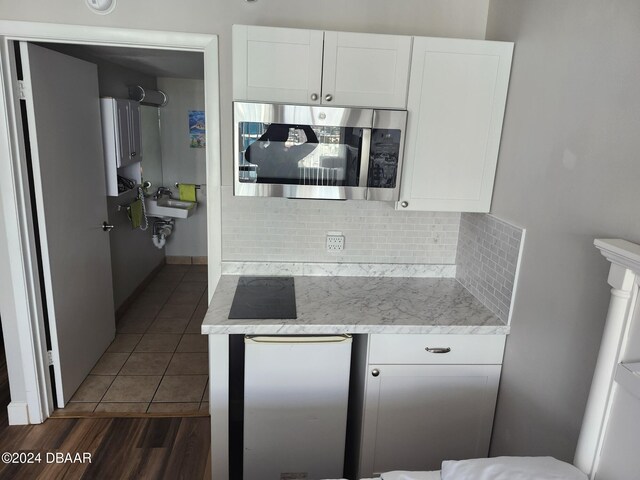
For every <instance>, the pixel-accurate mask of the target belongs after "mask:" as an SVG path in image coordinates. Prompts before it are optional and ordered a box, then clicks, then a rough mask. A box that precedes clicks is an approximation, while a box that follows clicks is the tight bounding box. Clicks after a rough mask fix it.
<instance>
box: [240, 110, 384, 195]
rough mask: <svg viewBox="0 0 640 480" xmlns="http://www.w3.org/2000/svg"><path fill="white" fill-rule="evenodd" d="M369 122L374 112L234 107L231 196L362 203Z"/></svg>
mask: <svg viewBox="0 0 640 480" xmlns="http://www.w3.org/2000/svg"><path fill="white" fill-rule="evenodd" d="M263 107H264V108H263ZM299 120H304V121H305V122H307V123H303V122H299ZM372 120H373V110H364V109H343V108H335V107H309V106H290V105H288V106H284V105H279V106H273V105H262V104H246V103H239V102H237V103H236V104H234V124H235V136H236V138H235V145H236V147H235V148H236V153H235V160H234V168H235V174H234V177H235V178H234V194H235V195H244V196H277V197H289V198H323V199H365V198H366V190H367V187H366V185H367V183H366V182H367V178H366V175H367V174H366V172H367V169H368V167H367V166H366V163H367V162H368V158H369V154H368V147H369V138H370V127H371V123H372ZM363 163H364V164H365V165H363Z"/></svg>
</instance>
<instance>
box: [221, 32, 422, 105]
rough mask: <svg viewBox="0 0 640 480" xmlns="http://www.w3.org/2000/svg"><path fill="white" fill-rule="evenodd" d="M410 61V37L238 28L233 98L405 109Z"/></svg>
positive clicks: (234, 40)
mask: <svg viewBox="0 0 640 480" xmlns="http://www.w3.org/2000/svg"><path fill="white" fill-rule="evenodd" d="M323 51H324V55H323ZM410 59H411V37H406V36H397V35H378V34H369V33H344V32H322V31H317V30H298V29H292V28H272V27H255V26H247V25H234V26H233V98H234V100H249V101H264V102H281V103H302V104H325V105H336V106H356V107H381V108H400V109H404V108H405V107H406V102H407V84H408V78H409V62H410Z"/></svg>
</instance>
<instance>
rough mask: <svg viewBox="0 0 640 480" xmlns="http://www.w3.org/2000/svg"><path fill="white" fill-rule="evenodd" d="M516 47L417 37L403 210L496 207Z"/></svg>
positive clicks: (414, 48) (410, 87) (403, 188)
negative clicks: (500, 152) (494, 199)
mask: <svg viewBox="0 0 640 480" xmlns="http://www.w3.org/2000/svg"><path fill="white" fill-rule="evenodd" d="M512 52H513V44H512V43H505V42H489V41H482V40H459V39H447V38H420V37H416V38H414V42H413V55H412V62H411V78H410V81H409V96H408V102H407V109H408V111H409V116H408V124H407V136H406V138H407V145H406V150H405V159H404V170H403V175H402V187H401V193H400V202H399V208H400V209H408V210H433V211H459V212H488V211H489V209H490V207H491V196H492V192H493V181H494V177H495V171H496V163H497V159H498V148H499V146H500V135H501V132H502V119H503V116H504V108H505V102H506V97H507V88H508V84H509V73H510V69H511V56H512Z"/></svg>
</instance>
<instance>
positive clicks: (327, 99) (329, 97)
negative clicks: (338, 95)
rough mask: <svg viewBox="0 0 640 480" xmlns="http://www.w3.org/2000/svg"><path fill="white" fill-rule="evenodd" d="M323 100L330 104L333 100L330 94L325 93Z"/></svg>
mask: <svg viewBox="0 0 640 480" xmlns="http://www.w3.org/2000/svg"><path fill="white" fill-rule="evenodd" d="M324 99H325V100H326V101H327V102H330V101H331V100H333V95H331V94H330V93H327V94H326V95H325V97H324Z"/></svg>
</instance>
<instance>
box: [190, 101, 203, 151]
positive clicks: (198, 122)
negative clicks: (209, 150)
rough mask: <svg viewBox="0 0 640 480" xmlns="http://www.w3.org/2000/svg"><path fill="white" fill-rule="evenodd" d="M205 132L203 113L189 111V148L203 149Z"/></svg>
mask: <svg viewBox="0 0 640 480" xmlns="http://www.w3.org/2000/svg"><path fill="white" fill-rule="evenodd" d="M205 132H206V123H205V120H204V112H202V111H200V110H189V140H190V145H191V148H205V147H206V146H207V141H206V138H205Z"/></svg>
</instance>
